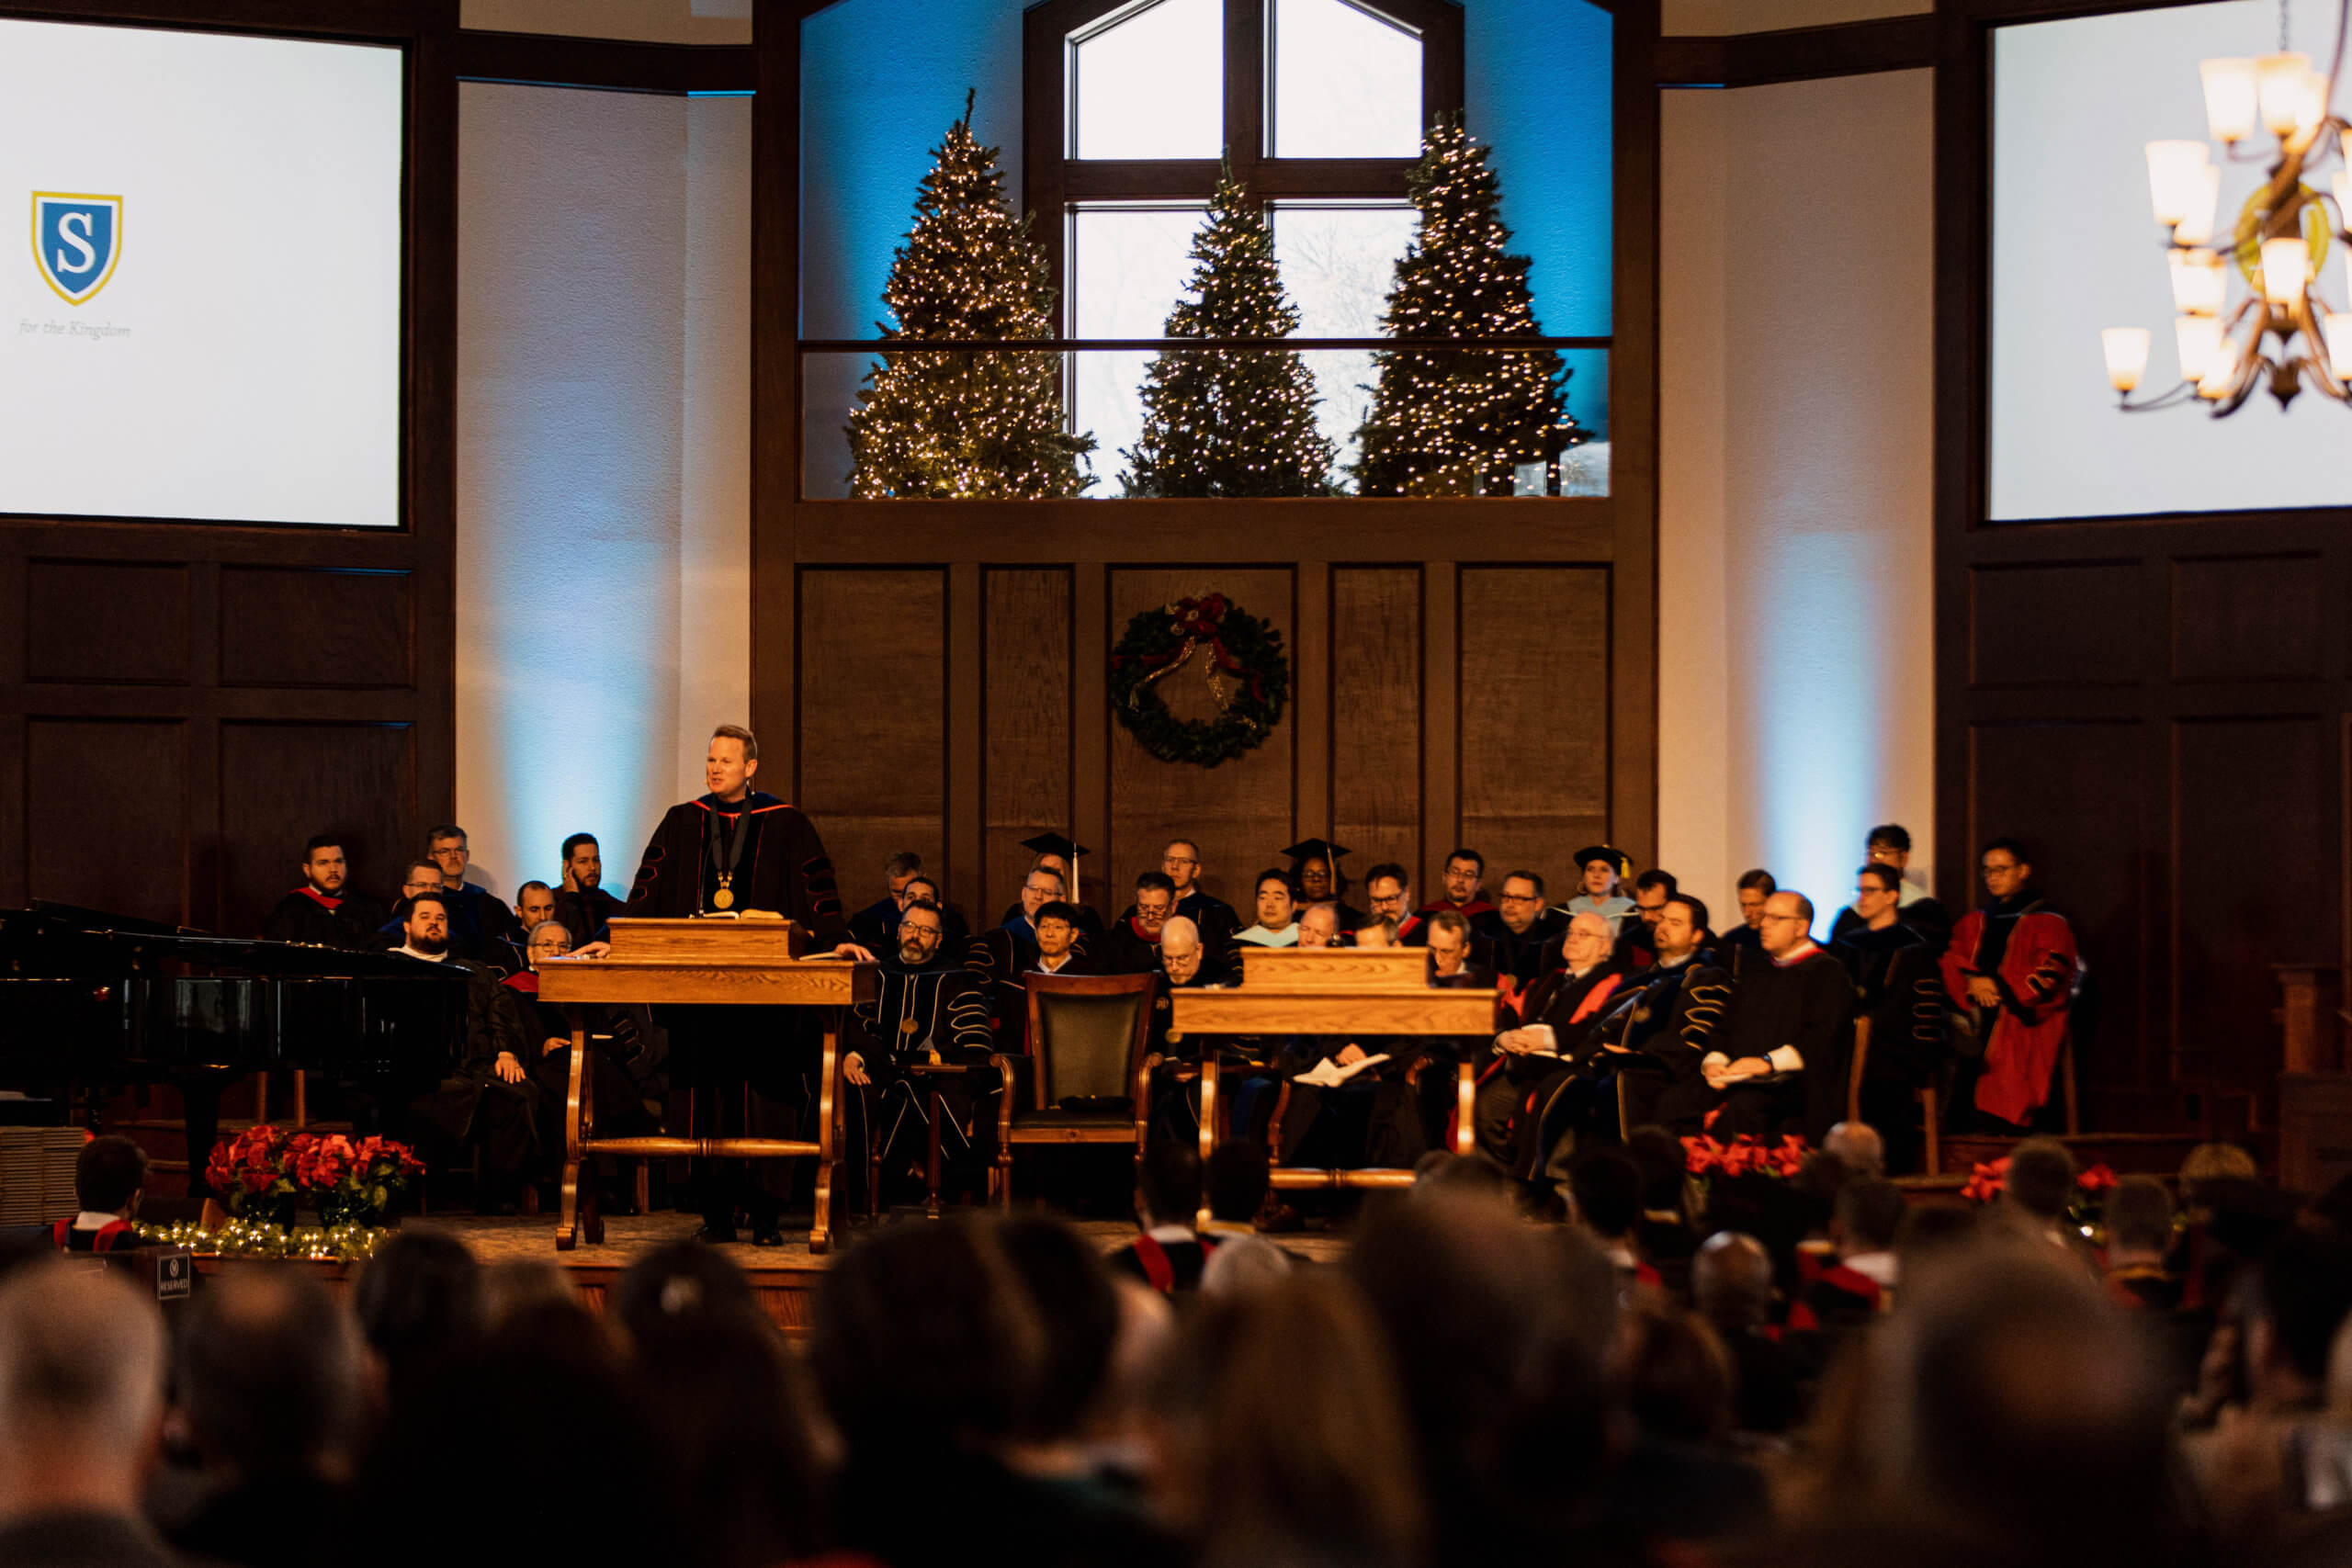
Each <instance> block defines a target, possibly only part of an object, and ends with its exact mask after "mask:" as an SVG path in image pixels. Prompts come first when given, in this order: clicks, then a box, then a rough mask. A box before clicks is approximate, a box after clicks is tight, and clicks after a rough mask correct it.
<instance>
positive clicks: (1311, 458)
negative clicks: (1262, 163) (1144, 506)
mask: <svg viewBox="0 0 2352 1568" xmlns="http://www.w3.org/2000/svg"><path fill="white" fill-rule="evenodd" d="M1184 287H1185V289H1186V291H1187V292H1188V293H1189V294H1191V295H1193V296H1194V298H1191V299H1180V300H1178V301H1177V302H1176V307H1175V309H1174V310H1170V312H1169V314H1168V324H1167V326H1166V328H1165V329H1164V330H1165V333H1166V335H1167V336H1169V337H1207V338H1220V337H1254V338H1268V337H1288V336H1290V334H1291V333H1294V332H1296V331H1297V330H1298V310H1297V307H1295V306H1294V305H1293V304H1292V303H1291V302H1290V300H1289V299H1288V298H1287V297H1286V295H1285V294H1284V292H1283V280H1282V275H1281V273H1280V272H1279V271H1278V270H1277V269H1276V267H1275V265H1274V235H1273V231H1272V228H1270V227H1269V226H1268V225H1267V222H1266V214H1265V211H1264V209H1262V208H1261V207H1259V205H1258V204H1257V203H1256V202H1254V201H1252V200H1250V196H1249V193H1248V192H1247V191H1245V190H1244V189H1243V188H1242V186H1241V182H1240V181H1239V180H1237V179H1235V178H1234V177H1233V164H1232V163H1231V161H1230V160H1227V162H1226V164H1225V165H1224V167H1223V169H1222V171H1221V172H1220V174H1219V175H1218V176H1217V182H1216V195H1214V196H1213V197H1210V198H1209V209H1208V215H1207V217H1206V219H1205V220H1204V221H1203V222H1202V224H1201V227H1200V230H1199V231H1198V232H1196V233H1195V234H1194V235H1193V276H1192V278H1191V279H1190V281H1188V282H1187V283H1186V284H1185V286H1184ZM1315 404H1316V393H1315V374H1314V372H1313V371H1311V370H1309V369H1308V368H1307V367H1306V362H1305V361H1304V360H1302V359H1300V358H1299V356H1298V355H1296V354H1295V353H1293V352H1292V351H1290V350H1288V349H1280V348H1245V349H1198V350H1193V351H1190V352H1187V351H1183V350H1175V349H1170V350H1163V351H1162V352H1160V353H1159V354H1158V355H1154V356H1153V358H1152V362H1151V368H1150V369H1149V371H1148V372H1147V373H1146V376H1145V378H1144V384H1143V433H1142V434H1141V435H1139V436H1138V437H1137V438H1136V444H1135V446H1132V447H1129V448H1127V449H1126V450H1125V451H1123V452H1121V453H1120V456H1121V457H1125V458H1126V460H1127V464H1128V468H1127V471H1126V472H1125V473H1123V474H1121V475H1120V476H1119V481H1120V483H1121V484H1122V485H1124V486H1125V489H1126V492H1127V494H1129V495H1131V496H1201V495H1227V496H1231V495H1252V496H1265V495H1277V496H1301V495H1329V494H1330V493H1331V479H1330V474H1331V464H1332V461H1333V459H1334V457H1335V456H1336V452H1335V449H1334V448H1333V446H1332V445H1331V443H1330V442H1329V440H1327V439H1326V438H1325V437H1324V435H1323V434H1322V433H1321V432H1320V431H1319V430H1317V428H1316V424H1315Z"/></svg>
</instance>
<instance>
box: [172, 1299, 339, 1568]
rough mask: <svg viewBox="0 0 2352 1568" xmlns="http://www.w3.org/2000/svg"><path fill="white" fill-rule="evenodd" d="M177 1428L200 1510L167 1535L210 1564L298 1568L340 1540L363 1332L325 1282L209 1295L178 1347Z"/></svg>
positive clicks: (193, 1307)
mask: <svg viewBox="0 0 2352 1568" xmlns="http://www.w3.org/2000/svg"><path fill="white" fill-rule="evenodd" d="M176 1359H177V1368H176V1374H175V1378H174V1383H175V1388H176V1390H177V1395H176V1404H177V1415H178V1421H179V1425H180V1427H182V1429H183V1430H184V1432H185V1435H186V1442H187V1447H188V1449H189V1450H192V1455H193V1459H194V1461H195V1464H196V1467H197V1477H196V1479H197V1483H198V1486H199V1488H200V1492H201V1500H200V1502H199V1503H198V1506H197V1508H196V1511H195V1513H194V1514H193V1515H192V1516H191V1517H188V1518H187V1519H186V1520H184V1521H182V1522H180V1523H179V1524H177V1525H175V1526H174V1527H173V1528H172V1529H171V1530H170V1535H171V1540H172V1544H173V1545H174V1546H175V1547H177V1548H178V1549H179V1550H180V1551H184V1552H186V1553H187V1554H188V1555H189V1556H190V1557H192V1558H196V1559H198V1560H200V1561H203V1562H233V1563H238V1564H242V1565H243V1568H298V1565H300V1564H307V1563H311V1562H315V1561H316V1560H317V1553H318V1551H319V1545H320V1543H321V1542H322V1541H328V1540H337V1539H340V1538H341V1537H343V1535H344V1534H345V1531H346V1530H347V1529H350V1528H351V1526H352V1524H353V1522H354V1521H352V1520H351V1519H350V1518H349V1517H348V1509H349V1500H348V1497H347V1495H346V1488H347V1486H348V1485H349V1483H350V1481H351V1478H352V1476H353V1474H354V1473H355V1472H356V1469H357V1466H358V1461H359V1457H360V1452H361V1447H362V1442H363V1438H364V1436H365V1423H366V1416H367V1406H368V1387H367V1357H366V1352H365V1349H364V1348H363V1346H362V1345H361V1343H360V1338H359V1325H358V1324H357V1323H356V1321H355V1320H354V1318H353V1317H352V1315H351V1314H349V1313H347V1312H345V1310H344V1308H343V1305H342V1303H339V1302H337V1301H336V1300H335V1298H334V1294H333V1293H332V1292H329V1291H328V1289H327V1288H326V1286H325V1285H324V1284H323V1283H322V1281H321V1280H319V1279H318V1277H317V1276H315V1275H313V1274H310V1273H306V1272H302V1271H300V1270H298V1269H268V1270H249V1271H240V1272H237V1273H232V1274H227V1275H223V1276H221V1277H220V1278H218V1279H213V1280H206V1281H205V1286H204V1289H203V1290H201V1291H199V1292H196V1294H195V1296H194V1298H193V1299H192V1300H191V1301H190V1302H189V1303H188V1305H187V1313H186V1315H185V1317H184V1319H183V1321H182V1322H181V1324H180V1332H179V1335H178V1337H177V1358H176Z"/></svg>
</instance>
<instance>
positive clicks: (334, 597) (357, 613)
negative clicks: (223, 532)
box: [219, 566, 416, 688]
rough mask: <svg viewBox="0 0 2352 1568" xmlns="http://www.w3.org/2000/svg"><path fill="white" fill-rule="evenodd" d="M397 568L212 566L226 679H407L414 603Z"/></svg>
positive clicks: (333, 682)
mask: <svg viewBox="0 0 2352 1568" xmlns="http://www.w3.org/2000/svg"><path fill="white" fill-rule="evenodd" d="M410 588H411V579H410V575H409V574H408V573H407V572H404V571H381V570H378V571H354V570H345V569H334V568H328V569H321V568H316V567H257V566H232V567H228V568H225V569H223V570H222V571H221V572H220V639H219V640H220V683H221V684H222V685H227V686H337V687H351V688H357V687H402V686H409V685H412V684H413V683H414V681H415V674H414V669H413V652H414V648H415V642H416V637H415V632H414V628H413V620H414V617H415V606H414V604H413V600H412V597H411V592H410Z"/></svg>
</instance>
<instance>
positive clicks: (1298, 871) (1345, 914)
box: [1283, 839, 1364, 932]
mask: <svg viewBox="0 0 2352 1568" xmlns="http://www.w3.org/2000/svg"><path fill="white" fill-rule="evenodd" d="M1348 852H1349V851H1348V847H1347V846H1346V845H1345V844H1335V843H1333V842H1331V841H1330V840H1328V839H1302V840H1299V841H1298V842H1297V843H1295V844H1293V845H1291V847H1290V848H1288V849H1286V850H1284V851H1283V857H1284V858H1285V859H1287V860H1288V861H1289V862H1290V875H1291V882H1292V885H1293V886H1295V887H1296V888H1297V889H1298V901H1299V902H1300V903H1301V904H1310V905H1311V904H1329V905H1330V906H1331V911H1332V913H1333V914H1334V915H1336V916H1337V917H1338V919H1339V923H1340V931H1342V932H1347V931H1354V930H1355V929H1356V928H1357V927H1358V926H1360V925H1362V924H1363V922H1364V912H1363V910H1362V909H1359V908H1356V907H1355V906H1354V905H1352V904H1350V903H1349V902H1348V901H1347V892H1348V879H1347V876H1346V874H1344V873H1343V872H1341V871H1340V860H1341V859H1342V858H1344V857H1345V856H1346V855H1347V854H1348Z"/></svg>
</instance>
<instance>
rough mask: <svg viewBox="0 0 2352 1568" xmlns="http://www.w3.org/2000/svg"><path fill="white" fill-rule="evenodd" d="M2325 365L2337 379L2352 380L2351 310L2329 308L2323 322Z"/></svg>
mask: <svg viewBox="0 0 2352 1568" xmlns="http://www.w3.org/2000/svg"><path fill="white" fill-rule="evenodd" d="M2325 331H2326V333H2327V367H2328V368H2329V369H2330V370H2332V371H2334V372H2335V378H2336V379H2337V380H2339V381H2346V382H2352V312H2347V311H2344V310H2330V311H2329V312H2328V313H2327V320H2326V322H2325Z"/></svg>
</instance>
